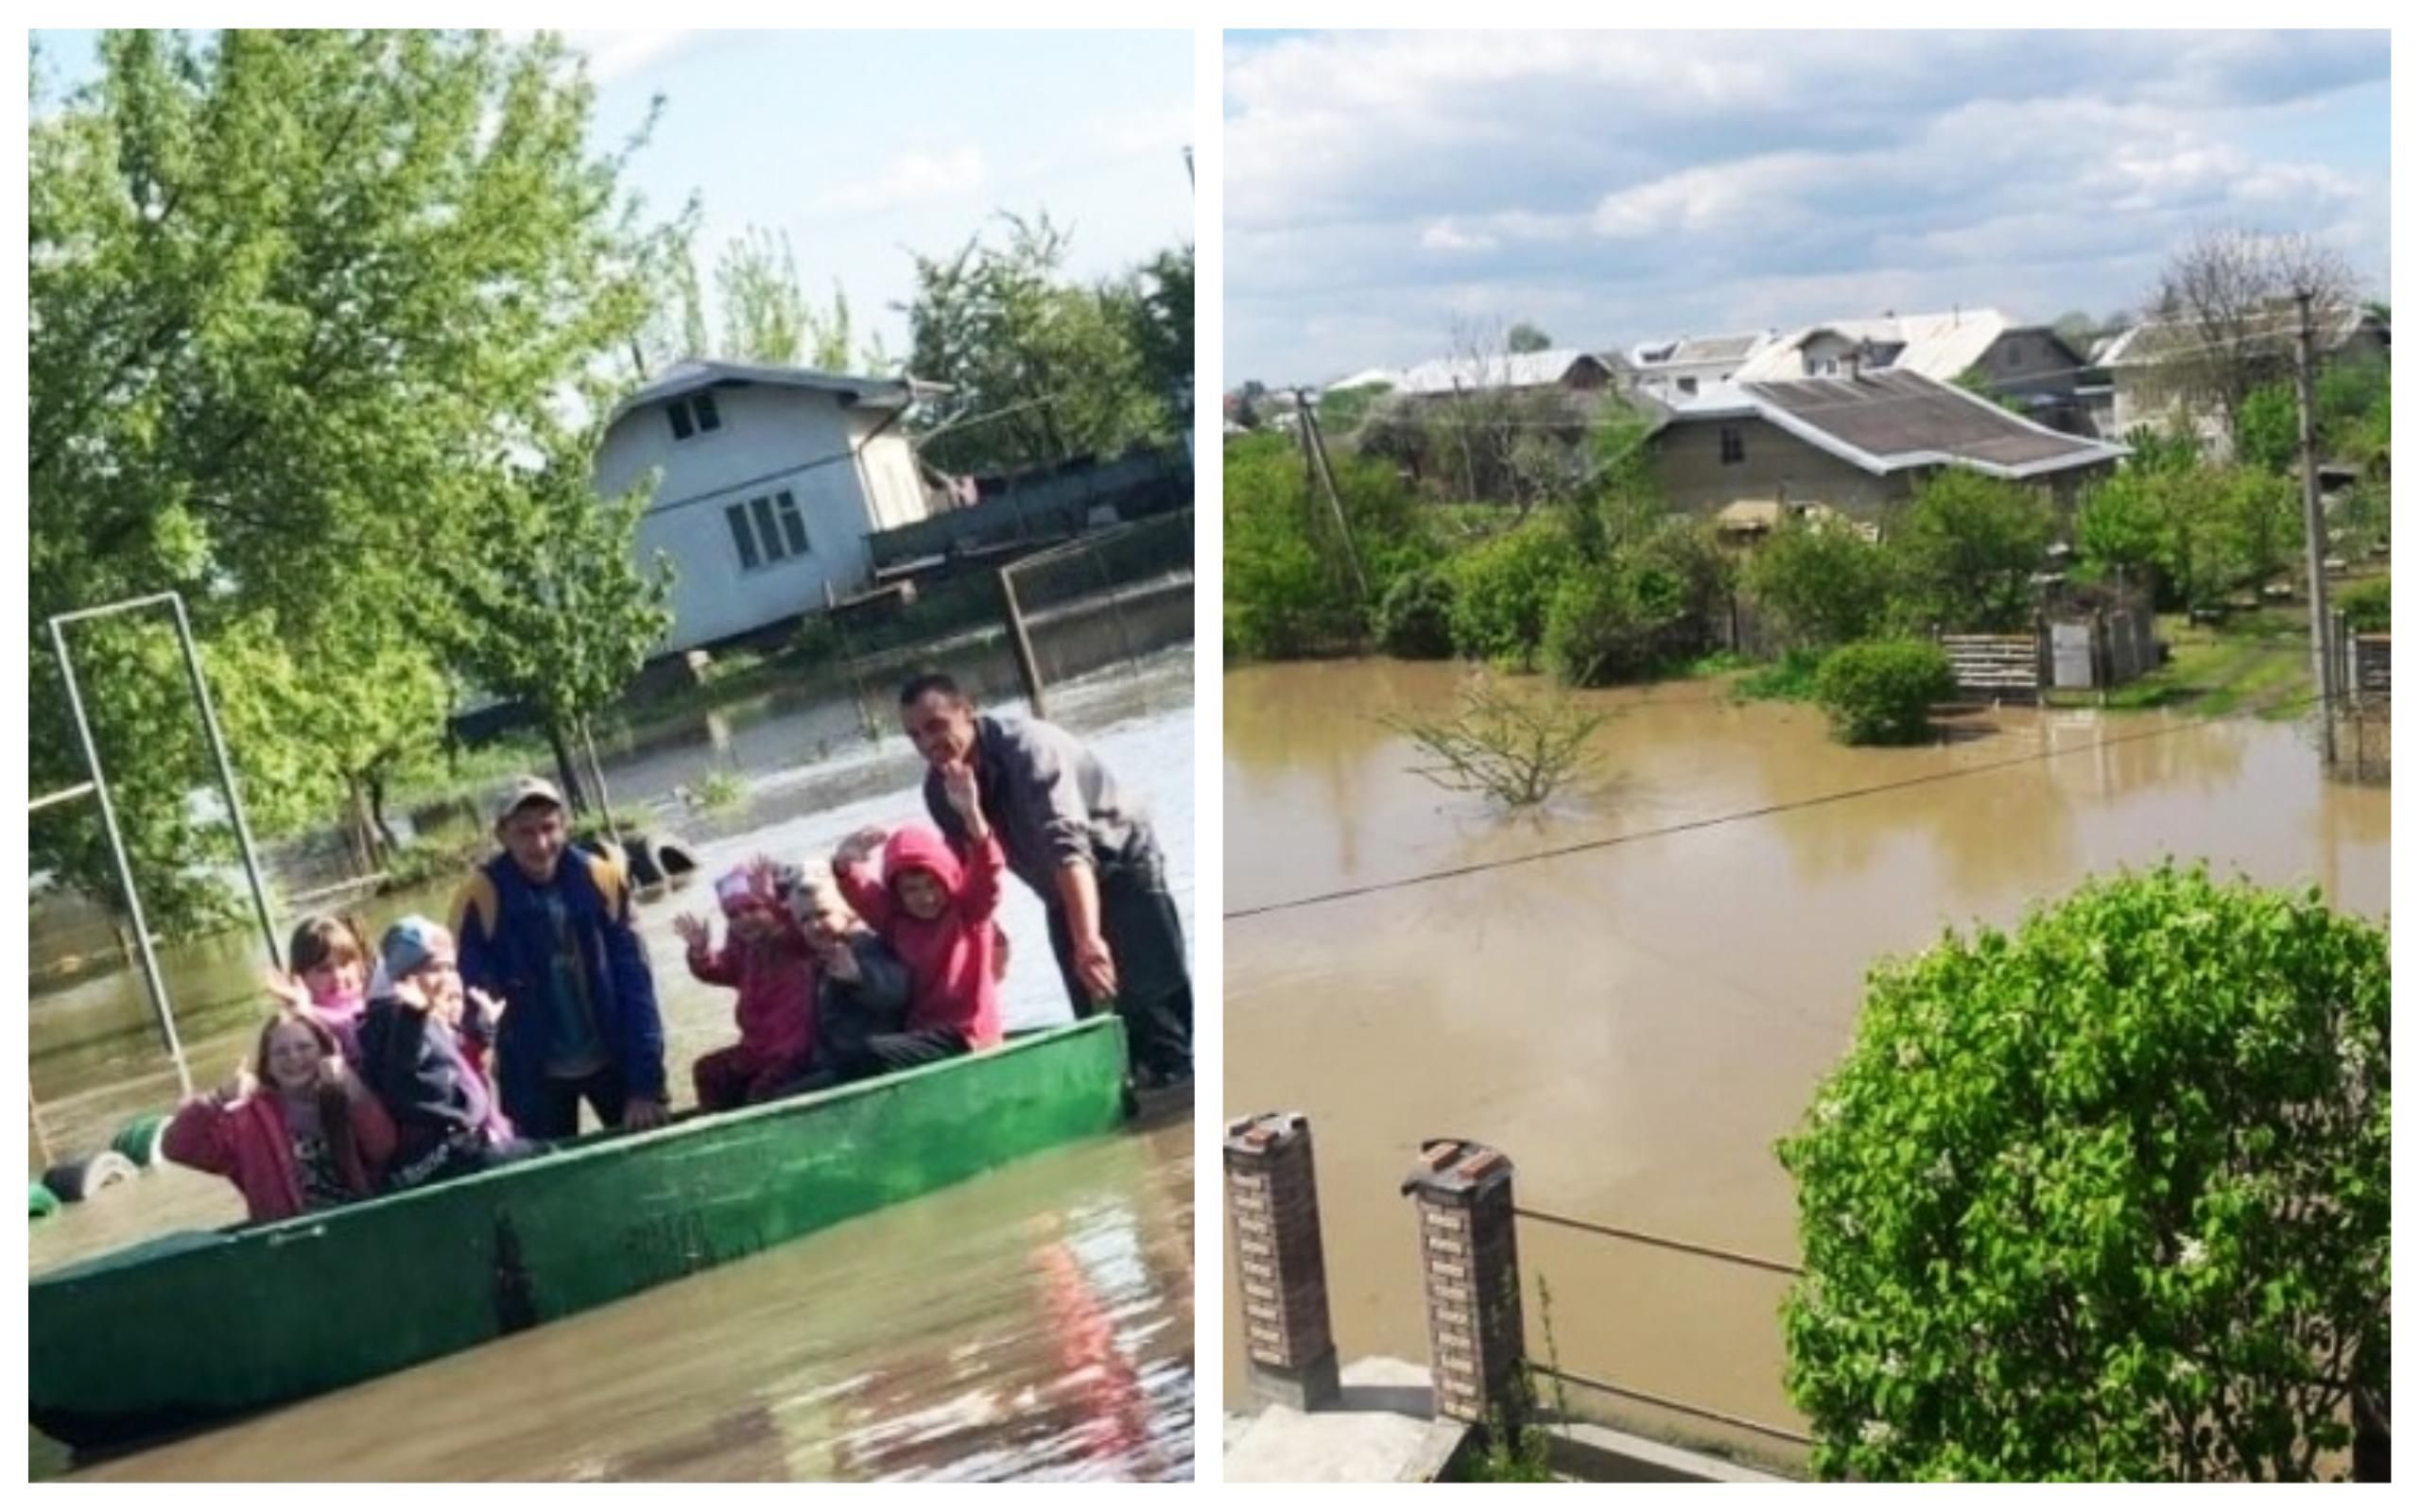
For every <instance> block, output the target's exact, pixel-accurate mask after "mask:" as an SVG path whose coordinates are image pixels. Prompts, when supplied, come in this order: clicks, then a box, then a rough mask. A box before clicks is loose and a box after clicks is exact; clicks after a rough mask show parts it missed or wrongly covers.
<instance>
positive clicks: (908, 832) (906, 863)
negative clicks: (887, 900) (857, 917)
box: [882, 824, 966, 899]
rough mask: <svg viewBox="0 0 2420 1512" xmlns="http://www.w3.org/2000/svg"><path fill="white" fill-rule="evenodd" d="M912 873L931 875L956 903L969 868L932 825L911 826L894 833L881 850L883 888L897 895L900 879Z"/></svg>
mask: <svg viewBox="0 0 2420 1512" xmlns="http://www.w3.org/2000/svg"><path fill="white" fill-rule="evenodd" d="M909 871H929V872H931V873H932V874H933V876H934V878H935V880H937V881H939V882H940V883H941V885H942V891H943V892H945V893H947V894H949V896H950V897H951V898H953V899H955V898H956V897H957V896H958V893H959V887H960V886H961V885H963V884H964V882H965V880H966V868H965V867H964V866H963V865H961V864H960V863H959V859H958V852H957V851H953V850H951V849H950V844H949V841H948V840H947V839H945V838H944V837H943V836H942V832H941V831H939V830H936V829H934V828H933V827H932V826H931V825H929V824H910V825H908V826H906V827H904V828H901V829H898V830H894V831H892V832H891V834H890V840H889V841H888V842H887V843H885V844H884V846H883V848H882V885H884V886H886V887H889V888H890V889H891V890H892V894H893V896H896V895H897V891H898V887H899V879H900V877H901V876H902V875H904V874H906V873H907V872H909Z"/></svg>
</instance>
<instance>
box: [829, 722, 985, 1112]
mask: <svg viewBox="0 0 2420 1512" xmlns="http://www.w3.org/2000/svg"><path fill="white" fill-rule="evenodd" d="M942 781H943V784H944V785H943V791H944V792H945V793H946V794H947V795H948V797H949V800H950V804H951V806H952V807H954V808H956V809H957V810H958V812H959V816H960V817H962V818H963V819H964V820H965V821H966V834H967V854H966V855H965V856H964V857H963V858H962V859H961V858H960V856H959V853H958V852H957V851H954V850H952V849H951V847H950V843H949V841H948V840H946V839H944V838H943V837H942V833H941V832H940V831H939V830H936V829H933V828H932V827H931V826H929V825H923V824H911V825H908V826H907V827H906V828H904V829H902V830H899V831H897V832H896V833H892V834H891V835H890V837H889V839H888V842H887V843H886V842H885V839H884V835H883V832H882V831H880V830H860V831H859V832H857V833H856V834H853V835H851V836H850V837H849V838H848V840H847V841H846V842H844V843H843V844H842V845H841V847H840V849H839V851H838V852H836V853H835V854H834V856H833V857H832V874H833V876H834V877H835V878H837V879H838V882H839V885H840V890H841V893H842V895H843V896H845V897H846V898H847V899H848V901H849V906H850V907H852V908H854V909H856V912H857V914H858V917H860V918H862V919H864V920H865V921H866V923H867V924H869V925H870V926H872V927H873V931H874V933H875V934H877V935H880V936H882V939H883V943H885V944H887V945H889V946H890V949H891V953H892V954H895V955H897V956H898V957H899V959H900V960H901V961H902V962H903V963H905V964H906V966H907V968H908V983H909V988H910V991H911V993H912V997H911V999H910V1001H909V1004H908V1025H907V1028H906V1030H905V1031H904V1032H903V1033H900V1034H895V1035H876V1036H874V1037H873V1039H872V1040H868V1041H867V1045H866V1049H865V1051H864V1052H863V1054H862V1056H861V1057H860V1058H862V1059H865V1060H866V1061H868V1062H869V1064H867V1065H863V1066H857V1067H849V1068H841V1069H842V1070H843V1071H844V1072H845V1073H847V1074H870V1073H872V1072H874V1071H899V1070H902V1069H904V1068H906V1067H908V1066H914V1065H922V1064H924V1063H925V1062H926V1061H930V1060H940V1059H942V1058H944V1057H949V1056H957V1055H963V1054H965V1053H966V1052H968V1051H970V1050H989V1049H991V1048H992V1047H993V1046H994V1045H996V1044H998V1043H999V1042H1000V984H999V974H998V972H997V971H995V969H994V966H995V961H996V957H997V954H998V949H999V938H1000V936H999V935H998V932H997V929H996V927H995V926H994V921H993V915H994V913H995V912H997V911H998V909H999V906H1000V874H1001V872H1002V871H1003V870H1004V869H1005V868H1006V867H1007V861H1006V858H1005V857H1003V856H1002V854H1001V852H1000V841H999V837H998V836H997V835H995V834H994V833H993V832H992V826H991V823H990V821H989V820H988V819H986V818H985V817H984V816H983V805H982V801H981V794H979V793H978V792H977V789H976V785H975V769H974V768H973V767H972V766H970V765H966V764H965V763H959V764H958V765H955V766H953V767H951V768H949V769H947V770H946V771H945V772H944V773H943V774H942ZM877 844H880V845H882V875H881V878H880V880H878V881H877V880H876V879H875V877H874V874H873V868H871V867H869V866H868V865H867V864H866V862H867V857H868V856H869V855H871V854H872V852H873V847H874V846H875V845H877Z"/></svg>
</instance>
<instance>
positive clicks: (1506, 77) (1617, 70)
mask: <svg viewBox="0 0 2420 1512" xmlns="http://www.w3.org/2000/svg"><path fill="white" fill-rule="evenodd" d="M2388 63H2389V48H2388V37H2387V34H2386V33H2384V32H2333V33H2314V32H2304V33H2289V32H2233V33H2198V34H2183V33H2165V32H2163V33H2152V32H2031V33H2013V34H2007V33H2003V34H1994V33H1973V32H1962V33H1929V34H1928V33H1920V32H1866V33H1857V32H1832V33H1773V32H1764V33H1753V32H1732V33H1687V32H1590V33H1582V34H1557V33H1521V32H1495V33H1476V34H1473V33H1450V32H1420V33H1409V34H1386V33H1370V32H1361V33H1331V34H1302V33H1283V34H1269V33H1229V34H1228V36H1227V38H1226V41H1225V59H1224V97H1223V99H1222V101H1221V112H1222V114H1223V116H1224V120H1225V158H1226V165H1227V166H1226V175H1227V178H1226V191H1225V204H1226V227H1225V231H1226V287H1225V291H1224V297H1225V349H1226V350H1225V380H1226V383H1227V385H1228V386H1229V387H1233V386H1235V385H1236V384H1237V383H1240V382H1241V381H1243V380H1244V379H1247V378H1258V379H1261V380H1262V381H1264V382H1268V383H1271V384H1276V383H1286V382H1320V381H1323V380H1325V379H1329V378H1334V377H1337V376H1340V375H1341V374H1343V373H1345V372H1348V371H1351V370H1355V369H1360V368H1363V367H1367V366H1373V365H1395V364H1402V363H1407V362H1411V361H1416V360H1418V359H1421V358H1424V357H1428V356H1435V355H1440V354H1442V353H1443V352H1444V351H1445V350H1447V347H1448V345H1449V343H1450V341H1451V339H1452V333H1453V331H1454V330H1455V328H1456V326H1457V324H1458V323H1478V324H1486V323H1489V322H1502V323H1506V324H1509V323H1511V322H1512V321H1514V320H1524V319H1526V320H1531V321H1535V322H1537V323H1538V324H1540V325H1542V326H1544V327H1545V328H1546V330H1547V332H1548V334H1549V335H1552V336H1553V337H1554V338H1555V340H1556V341H1557V342H1558V343H1559V344H1563V345H1569V346H1580V347H1589V348H1597V349H1603V348H1610V347H1628V346H1630V345H1632V344H1634V343H1636V342H1638V341H1642V340H1646V339H1649V338H1651V337H1659V336H1666V335H1684V334H1690V333H1711V332H1718V331H1728V330H1745V329H1751V328H1755V327H1761V326H1789V325H1793V324H1798V323H1803V322H1806V321H1813V320H1821V319H1824V318H1850V317H1857V316H1870V315H1878V314H1880V313H1882V312H1883V311H1884V310H1886V309H1892V310H1899V311H1905V312H1911V311H1917V310H1928V309H1946V308H1948V307H1950V306H1951V305H1953V304H1957V305H1963V306H1966V307H1968V308H1974V307H1979V306H1985V305H1991V306H1997V308H2000V309H2002V310H2004V311H2006V312H2008V313H2009V314H2011V315H2012V316H2015V317H2018V318H2026V319H2032V320H2042V321H2048V320H2049V319H2052V318H2056V317H2057V316H2058V315H2060V314H2062V313H2063V312H2065V311H2067V310H2070V309H2078V308H2081V309H2083V310H2087V311H2089V312H2091V313H2093V314H2094V315H2096V316H2098V315H2104V314H2107V313H2109V312H2112V311H2115V310H2118V309H2120V308H2123V307H2128V306H2132V305H2135V304H2137V303H2139V302H2140V301H2142V300H2143V299H2144V297H2145V295H2146V294H2147V293H2148V291H2149V289H2150V288H2151V286H2152V283H2153V282H2154V280H2155V279H2156V277H2157V275H2158V272H2159V268H2160V265H2161V263H2162V261H2163V260H2164V259H2165V257H2166V256H2167V254H2168V252H2169V249H2172V248H2173V247H2174V246H2176V245H2177V244H2178V243H2179V242H2181V241H2182V240H2183V239H2185V237H2187V235H2188V234H2189V233H2190V232H2193V231H2194V230H2196V229H2197V228H2204V227H2219V226H2239V227H2243V228H2245V229H2248V230H2253V231H2259V232H2304V233H2307V234H2309V235H2311V236H2313V237H2315V238H2318V239H2320V240H2323V241H2325V242H2326V243H2328V244H2329V245H2331V246H2333V247H2335V248H2336V249H2338V250H2339V251H2341V252H2342V254H2343V255H2344V256H2345V258H2346V260H2347V261H2348V262H2349V263H2350V264H2351V266H2353V268H2354V270H2355V272H2356V273H2357V274H2358V275H2359V276H2360V277H2362V278H2363V279H2364V280H2365V281H2366V282H2367V283H2368V284H2369V285H2370V287H2371V288H2372V290H2373V291H2374V292H2376V293H2377V294H2378V295H2379V296H2381V297H2384V296H2385V295H2386V294H2387V293H2388V290H2387V287H2386V283H2387V271H2388V224H2389V215H2388V151H2389V142H2388V101H2389V86H2388Z"/></svg>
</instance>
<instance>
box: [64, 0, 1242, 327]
mask: <svg viewBox="0 0 2420 1512" xmlns="http://www.w3.org/2000/svg"><path fill="white" fill-rule="evenodd" d="M566 38H567V40H568V41H569V42H570V43H572V44H573V46H575V47H576V48H577V49H579V51H580V52H581V53H582V54H583V55H584V56H585V57H586V58H587V60H588V67H589V77H591V79H592V80H594V81H595V82H596V85H597V93H596V119H595V122H594V126H593V129H592V138H593V141H594V143H595V145H596V148H597V150H599V151H600V152H601V151H605V150H609V149H611V148H613V147H615V146H619V145H620V144H621V143H622V142H623V141H624V140H625V139H626V138H628V136H629V135H630V133H631V131H632V130H634V129H636V128H637V127H638V126H639V125H640V124H641V123H642V122H643V121H644V120H645V118H646V114H647V110H648V101H649V100H650V98H651V97H653V96H654V95H656V94H662V95H664V96H665V109H664V114H663V115H662V117H661V118H660V119H659V120H658V122H657V125H656V129H655V134H654V137H653V139H652V141H651V142H650V143H649V144H648V146H646V147H645V148H644V149H642V150H641V151H640V153H639V154H638V156H637V158H636V159H635V160H634V161H633V163H632V164H631V174H630V178H629V183H630V186H631V187H632V188H634V189H636V190H637V191H638V192H639V193H641V194H642V195H644V196H645V197H646V199H647V201H648V205H649V207H650V208H651V209H653V210H654V211H656V212H658V213H660V214H661V215H664V216H666V217H668V216H670V215H673V214H674V213H675V212H677V211H678V210H679V209H680V208H681V206H682V205H683V204H684V203H686V202H687V200H688V199H689V198H690V196H691V195H692V194H695V195H697V196H699V197H700V199H701V202H702V209H703V218H702V222H701V233H700V238H699V242H698V246H699V249H700V267H701V271H702V272H703V273H704V276H705V279H706V282H707V283H709V285H711V282H712V267H713V260H714V255H715V252H716V250H717V249H719V248H720V247H721V246H722V245H723V244H724V243H725V242H726V241H728V240H730V239H732V238H733V237H735V236H737V235H738V234H739V233H741V232H744V231H745V230H746V229H747V228H749V227H750V226H764V227H768V228H771V229H774V230H781V231H787V232H789V237H790V245H791V249H792V251H793V253H794V254H795V256H796V258H797V261H798V267H799V274H800V279H801V282H802V283H804V284H805V285H806V287H807V289H808V291H809V292H810V293H811V294H813V295H815V296H816V297H817V298H818V299H819V301H823V300H828V299H829V296H830V293H831V289H832V286H833V283H834V281H836V280H837V281H838V284H839V286H840V287H841V288H842V289H843V290H845V291H846V292H847V294H848V297H849V301H850V304H851V307H852V311H853V313H854V315H855V317H856V326H857V340H858V342H859V344H860V345H862V344H863V343H864V341H865V339H866V338H867V336H868V335H872V334H873V333H876V332H878V333H879V334H880V335H881V336H882V339H883V341H884V343H885V344H886V346H887V347H888V348H889V350H890V352H892V353H893V354H904V353H905V352H906V351H907V348H908V340H907V334H908V327H907V321H906V319H905V318H904V317H903V316H901V315H900V314H899V313H898V312H897V311H895V310H893V309H891V308H890V306H891V305H892V304H894V303H898V302H904V301H907V300H908V299H909V298H910V297H912V295H913V294H914V291H915V273H914V267H913V264H912V263H911V261H910V258H909V250H910V249H912V250H914V251H917V252H923V253H925V254H928V255H934V256H939V255H942V254H946V253H950V252H954V251H955V250H956V249H958V248H959V246H960V245H962V244H963V243H964V242H965V240H966V238H967V237H969V236H970V235H973V234H976V233H977V232H981V231H983V230H984V228H985V226H986V224H987V222H991V221H992V219H993V215H994V211H996V210H1001V209H1008V210H1013V211H1016V212H1018V213H1020V214H1026V215H1030V214H1031V213H1032V212H1034V211H1036V210H1040V209H1047V210H1048V211H1049V213H1050V216H1051V218H1052V220H1053V221H1055V222H1057V223H1058V224H1060V225H1061V226H1063V227H1073V229H1074V232H1075V239H1074V246H1073V249H1072V252H1071V256H1070V259H1069V265H1068V266H1069V271H1070V272H1071V273H1072V274H1073V275H1075V276H1077V277H1080V278H1086V279H1090V278H1095V277H1102V276H1108V275H1111V274H1114V273H1116V272H1119V271H1122V270H1123V269H1125V268H1126V267H1128V266H1132V264H1134V263H1137V262H1139V261H1141V260H1143V259H1144V258H1146V257H1148V256H1150V254H1151V253H1152V252H1154V251H1157V250H1159V249H1162V248H1165V247H1167V246H1170V245H1172V244H1175V243H1179V242H1189V241H1191V240H1192V239H1193V195H1192V189H1191V186H1190V183H1189V181H1188V180H1187V179H1186V176H1185V165H1184V148H1185V147H1186V146H1188V145H1190V144H1191V142H1192V140H1193V134H1194V119H1193V34H1192V33H1191V32H1190V31H1155V32H1146V31H1112V32H1080V31H1028V32H950V31H918V32H878V31H876V32H867V31H841V32H810V31H786V32H730V31H720V32H717V31H592V32H581V31H574V32H570V33H567V34H566ZM42 39H43V51H44V54H45V56H46V58H47V59H48V60H49V61H48V62H47V63H46V67H48V68H49V69H50V70H51V72H52V74H53V76H54V77H57V78H58V79H60V80H61V82H62V83H67V84H72V83H74V82H77V81H78V80H79V79H80V78H83V77H90V75H91V73H92V71H93V68H94V63H93V46H94V43H93V34H92V33H89V32H43V33H42ZM708 293H709V299H710V300H711V297H712V295H711V287H709V291H708Z"/></svg>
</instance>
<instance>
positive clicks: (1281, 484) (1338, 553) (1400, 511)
mask: <svg viewBox="0 0 2420 1512" xmlns="http://www.w3.org/2000/svg"><path fill="white" fill-rule="evenodd" d="M1331 461H1332V463H1333V465H1334V467H1335V472H1336V483H1337V494H1338V498H1339V499H1340V501H1341V503H1342V506H1343V515H1344V519H1345V522H1346V525H1347V527H1348V530H1349V532H1350V535H1351V545H1352V550H1351V551H1350V552H1348V551H1347V550H1346V545H1345V542H1344V541H1343V540H1342V539H1340V535H1339V533H1338V530H1337V526H1336V510H1335V508H1334V507H1331V506H1330V505H1329V504H1328V502H1327V499H1326V496H1325V494H1324V492H1322V493H1321V494H1320V495H1318V496H1316V497H1314V495H1313V494H1312V492H1311V490H1310V489H1309V486H1308V485H1307V483H1306V481H1305V478H1304V476H1303V465H1302V457H1301V455H1300V454H1299V453H1298V452H1296V451H1295V450H1294V448H1293V444H1292V443H1291V442H1290V441H1289V440H1288V438H1284V437H1276V436H1253V437H1247V438H1242V439H1240V440H1237V441H1235V442H1231V443H1230V444H1229V445H1228V447H1227V451H1226V477H1225V484H1224V489H1225V496H1224V499H1223V501H1222V518H1223V522H1224V526H1225V529H1224V542H1223V544H1224V553H1225V556H1224V567H1225V573H1224V591H1225V595H1226V602H1225V606H1224V608H1225V614H1224V641H1225V644H1226V649H1227V651H1228V653H1229V654H1230V655H1235V656H1242V657H1253V658H1258V657H1294V656H1308V655H1314V654H1316V653H1319V652H1321V651H1326V650H1335V649H1341V648H1345V647H1349V646H1352V645H1356V644H1360V643H1361V642H1362V640H1363V639H1364V637H1366V636H1367V635H1368V633H1369V629H1370V624H1369V622H1370V618H1371V615H1372V613H1373V611H1374V610H1375V609H1376V607H1377V603H1378V601H1379V598H1380V597H1381V595H1383V594H1384V593H1385V592H1386V589H1387V586H1388V585H1389V584H1390V583H1392V581H1393V580H1394V578H1395V577H1397V576H1401V575H1402V574H1404V573H1406V572H1409V571H1411V570H1413V569H1415V568H1417V567H1420V566H1423V565H1426V563H1427V562H1429V561H1431V560H1433V559H1434V558H1435V556H1436V547H1435V545H1434V544H1433V543H1432V542H1431V541H1430V539H1429V533H1428V530H1427V528H1426V522H1425V521H1424V520H1423V519H1422V518H1421V516H1420V513H1419V511H1418V510H1417V509H1416V508H1415V507H1414V506H1413V503H1412V499H1411V495H1410V493H1409V490H1406V489H1405V488H1404V486H1403V485H1402V483H1401V482H1400V481H1399V480H1398V479H1397V478H1396V477H1395V475H1394V473H1393V472H1392V470H1390V469H1388V468H1386V467H1383V466H1381V465H1379V464H1377V463H1374V462H1371V461H1369V460H1367V459H1365V458H1361V457H1357V456H1354V455H1351V454H1349V453H1346V452H1344V451H1341V450H1336V451H1333V452H1332V453H1331ZM1356 558H1357V559H1358V560H1359V562H1360V564H1361V574H1360V576H1359V577H1358V578H1357V577H1356V576H1355V574H1354V572H1353V565H1352V564H1353V562H1354V560H1355V559H1356ZM1365 582H1366V584H1367V585H1368V591H1369V597H1368V599H1367V600H1365V599H1364V596H1363V593H1362V589H1361V585H1362V584H1363V583H1365Z"/></svg>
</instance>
